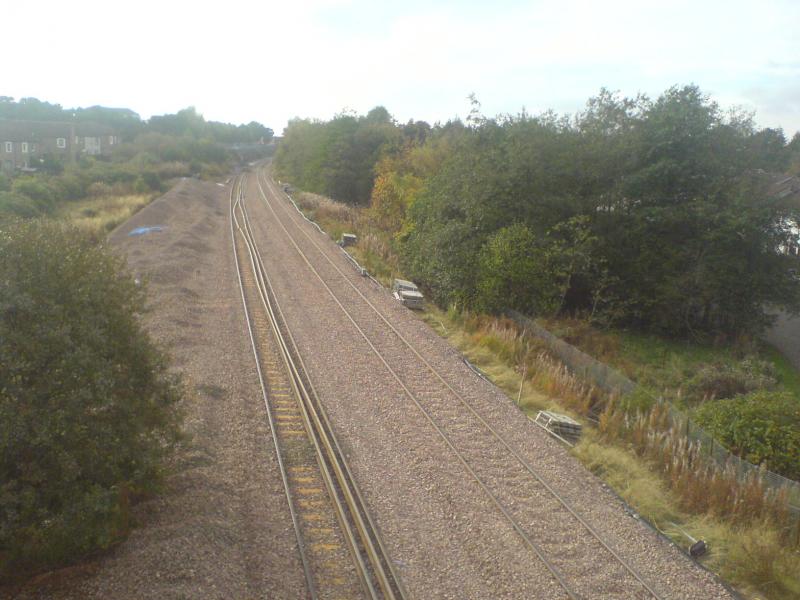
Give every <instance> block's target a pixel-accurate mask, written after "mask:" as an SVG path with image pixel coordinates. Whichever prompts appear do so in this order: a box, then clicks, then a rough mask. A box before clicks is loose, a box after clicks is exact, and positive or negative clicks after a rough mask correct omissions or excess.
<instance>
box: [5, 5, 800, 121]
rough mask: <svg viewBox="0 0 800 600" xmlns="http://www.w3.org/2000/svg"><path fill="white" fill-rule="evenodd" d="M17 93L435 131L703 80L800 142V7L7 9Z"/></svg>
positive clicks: (12, 90) (148, 108) (11, 87)
mask: <svg viewBox="0 0 800 600" xmlns="http://www.w3.org/2000/svg"><path fill="white" fill-rule="evenodd" d="M0 13H2V14H0V39H1V40H2V43H3V47H4V49H5V51H6V52H5V59H4V61H3V65H2V67H0V95H7V96H13V97H15V98H20V97H25V96H33V97H37V98H39V99H41V100H47V101H50V102H56V103H59V104H61V105H62V106H65V107H73V106H90V105H94V104H101V105H104V106H118V107H127V108H131V109H133V110H135V111H136V112H138V113H139V114H140V115H141V116H142V117H143V118H148V117H149V116H151V115H153V114H163V113H167V112H175V111H177V110H179V109H181V108H185V107H187V106H195V107H196V108H197V110H198V111H199V112H201V113H202V114H203V115H204V116H205V117H206V119H209V120H220V121H229V122H234V123H240V122H248V121H251V120H255V121H260V122H262V123H264V124H265V125H267V126H269V127H272V128H273V129H274V130H275V131H276V132H280V131H281V130H282V129H283V127H284V126H285V125H286V122H287V121H288V120H289V119H290V118H292V117H295V116H301V117H315V118H322V119H327V118H330V117H331V116H333V115H334V114H336V113H338V112H341V111H342V110H343V109H353V110H356V111H358V112H360V113H363V112H366V111H368V110H369V109H370V108H372V107H374V106H376V105H379V104H380V105H384V106H386V108H387V109H388V110H389V112H390V113H392V114H393V115H394V116H395V118H396V119H398V120H400V121H407V120H408V119H410V118H414V119H422V120H426V121H429V122H431V123H433V122H435V121H445V120H447V119H449V118H452V117H457V116H458V117H462V118H463V117H465V116H466V115H467V113H468V112H469V102H468V100H467V96H468V95H469V94H470V93H472V92H474V93H475V94H476V95H477V97H478V99H479V101H480V102H481V104H482V110H483V112H484V114H486V115H492V116H493V115H496V114H499V113H516V112H518V111H519V110H520V109H521V108H523V107H524V108H526V109H527V110H528V112H529V113H537V112H540V111H543V110H546V109H554V110H556V111H557V112H561V113H564V112H568V113H574V112H575V111H577V110H580V109H581V108H582V107H583V105H584V104H585V102H586V100H587V99H588V98H589V97H591V96H593V95H595V94H596V93H597V92H598V90H599V89H600V88H601V87H606V88H609V89H612V90H619V91H621V92H622V93H623V94H625V95H635V94H636V93H638V92H644V93H647V94H648V95H650V96H657V95H658V94H659V93H661V92H662V91H664V90H665V89H667V88H668V87H669V86H671V85H674V84H680V85H682V84H687V83H696V84H698V85H699V86H700V87H701V89H702V90H703V91H704V92H706V93H708V94H710V95H711V96H712V98H713V99H715V100H716V101H717V102H719V103H720V104H721V105H722V106H723V107H730V106H734V105H736V106H741V107H744V108H746V109H748V110H753V111H755V112H756V122H757V123H758V124H759V125H760V126H762V127H782V128H783V129H784V131H785V132H786V134H787V137H791V135H793V134H794V133H795V132H796V131H798V130H800V0H758V1H745V0H722V1H717V0H708V1H706V0H686V1H684V0H674V1H670V2H666V1H664V2H648V1H647V0H635V1H634V0H631V1H628V0H605V1H603V2H600V1H587V2H583V1H579V0H558V1H551V0H543V1H533V0H529V1H514V0H507V1H502V0H496V1H494V2H488V1H486V0H481V1H473V0H465V1H460V2H457V1H450V0H445V1H436V0H428V1H422V0H402V1H400V0H396V1H394V2H368V1H362V0H285V1H284V2H273V1H271V0H258V1H255V2H245V1H244V0H227V1H225V2H207V3H204V2H200V1H198V0H195V1H192V2H182V1H181V2H178V1H174V0H173V1H170V0H157V1H156V0H137V1H136V2H130V1H126V2H121V1H118V0H73V1H67V0H35V1H21V2H20V1H14V2H11V1H9V2H5V3H4V6H3V9H2V11H0Z"/></svg>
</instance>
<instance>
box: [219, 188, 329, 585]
mask: <svg viewBox="0 0 800 600" xmlns="http://www.w3.org/2000/svg"><path fill="white" fill-rule="evenodd" d="M243 182H244V176H240V177H238V178H236V179H234V180H233V182H232V185H231V195H230V210H229V216H230V228H231V244H232V246H233V259H234V263H235V265H236V277H237V279H238V281H239V292H240V293H241V296H242V307H243V308H244V316H245V322H246V323H247V333H248V335H249V336H250V346H251V348H252V349H253V356H254V358H255V362H256V373H258V382H259V385H260V386H261V396H262V398H263V400H264V406H265V407H266V410H267V420H268V421H269V429H270V434H271V435H272V441H273V444H274V446H275V457H276V459H277V462H278V470H279V471H280V474H281V481H282V482H283V490H284V493H285V495H286V502H287V504H288V505H289V514H290V516H291V519H292V528H293V530H294V535H295V538H296V540H297V549H298V553H299V554H300V561H301V563H302V565H303V576H304V577H305V580H306V587H307V591H308V595H309V597H310V598H311V599H312V600H316V599H317V598H318V596H317V591H316V587H315V586H314V578H313V576H312V574H311V568H310V566H309V564H308V558H307V556H306V551H305V544H304V543H303V536H302V534H301V533H300V523H299V522H298V519H297V513H296V511H295V510H294V502H293V500H292V492H291V489H290V486H289V478H288V474H287V473H286V467H285V466H284V464H283V452H281V449H280V444H279V443H278V435H277V432H276V430H275V429H276V428H275V418H274V415H273V414H272V408H271V407H270V405H269V399H268V397H267V388H266V385H265V383H264V374H263V372H262V369H261V357H260V353H259V351H258V346H257V345H256V339H255V335H254V334H253V327H252V325H251V324H250V311H249V310H248V308H247V300H246V298H245V293H244V282H243V281H242V271H241V266H240V264H239V251H238V249H237V248H236V233H235V232H234V230H233V223H234V220H235V219H236V217H235V212H234V201H233V197H234V193H238V195H239V197H241V194H242V185H243ZM237 184H238V185H237ZM236 202H237V203H238V202H239V198H237V200H236Z"/></svg>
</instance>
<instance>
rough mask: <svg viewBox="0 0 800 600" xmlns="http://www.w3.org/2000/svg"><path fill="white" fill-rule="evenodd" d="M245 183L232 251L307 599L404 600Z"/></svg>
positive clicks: (233, 204) (234, 217)
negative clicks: (273, 272)
mask: <svg viewBox="0 0 800 600" xmlns="http://www.w3.org/2000/svg"><path fill="white" fill-rule="evenodd" d="M245 178H246V175H243V176H240V177H239V178H237V179H236V180H235V181H234V183H233V185H232V188H231V195H230V226H231V238H232V244H233V252H234V258H235V261H236V268H237V274H238V278H239V286H240V291H241V297H242V302H243V306H244V311H245V316H246V319H247V327H248V331H249V334H250V341H251V345H252V349H253V355H254V357H255V361H256V366H257V372H258V376H259V380H260V384H261V389H262V395H263V399H264V404H265V408H266V413H267V418H268V421H269V426H270V431H271V434H272V439H273V443H274V447H275V453H276V457H277V462H278V467H279V470H280V474H281V479H282V482H283V486H284V491H285V496H286V499H287V502H288V506H289V512H290V515H291V520H292V527H293V529H294V533H295V537H296V540H297V551H298V554H299V558H300V562H301V563H302V567H303V573H304V577H305V582H306V591H307V594H306V596H307V598H311V599H312V600H316V599H318V598H319V599H325V600H328V599H331V600H338V599H341V600H344V599H351V598H367V599H370V600H381V599H382V600H403V599H404V598H406V594H405V590H404V589H403V587H402V584H401V582H400V580H399V578H398V577H397V575H396V573H395V571H394V568H393V565H392V563H391V560H390V559H389V557H388V555H387V553H386V551H385V549H384V547H383V544H382V541H381V539H380V537H379V535H378V533H377V529H376V527H375V525H374V523H373V522H372V520H371V518H370V516H369V513H368V512H367V511H366V507H365V504H364V501H363V498H362V497H361V495H360V493H359V491H358V488H357V487H356V485H355V483H354V480H353V477H352V474H351V473H350V470H349V468H348V466H347V463H346V462H345V460H344V457H343V453H342V452H341V449H340V447H339V445H338V442H337V441H336V438H335V436H334V435H333V432H332V429H331V427H330V423H329V422H328V419H327V415H326V414H325V412H324V410H323V409H322V407H321V406H320V405H319V402H318V398H317V397H316V391H315V390H314V388H313V385H312V384H311V382H310V381H309V380H308V378H307V376H306V375H305V366H304V365H303V363H302V359H301V357H299V355H298V354H297V352H296V349H295V345H294V340H293V338H292V337H291V332H289V331H288V329H287V328H286V325H285V322H284V320H283V316H282V313H281V310H280V305H279V304H278V302H277V299H276V298H275V297H274V294H273V291H272V286H271V283H270V281H269V277H268V275H267V273H266V270H265V269H264V265H263V261H262V259H261V255H260V252H259V249H258V246H257V244H256V242H255V239H254V237H253V234H252V230H251V228H250V223H249V216H248V214H247V207H246V199H245V186H244V183H245Z"/></svg>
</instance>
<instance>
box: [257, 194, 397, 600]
mask: <svg viewBox="0 0 800 600" xmlns="http://www.w3.org/2000/svg"><path fill="white" fill-rule="evenodd" d="M243 212H244V214H245V224H246V227H247V228H248V230H249V231H250V238H251V240H252V243H253V250H254V252H255V254H256V256H257V259H258V261H257V262H258V265H259V273H260V278H261V280H262V282H263V284H264V287H265V291H268V294H267V295H266V298H263V299H262V302H267V303H269V304H270V309H269V310H270V312H271V314H274V315H275V317H276V318H275V319H274V327H275V328H276V329H278V328H279V327H280V326H281V325H280V324H281V323H283V328H284V329H285V330H286V331H285V337H284V334H283V333H281V334H280V336H279V337H280V340H279V341H280V343H281V344H282V345H283V348H284V350H285V353H286V356H287V357H290V359H289V361H288V366H289V368H290V370H291V371H292V373H293V375H294V377H295V379H296V382H297V386H298V388H299V389H300V391H301V397H302V398H303V401H304V402H307V403H308V404H307V408H308V412H309V414H310V416H311V418H312V420H313V424H314V432H315V434H317V435H319V436H320V438H321V440H320V442H321V443H322V444H323V446H324V448H325V450H326V453H327V455H328V457H329V460H330V462H331V466H332V468H333V469H334V471H335V474H336V478H337V480H338V481H339V482H340V489H341V491H342V494H343V495H344V497H345V501H346V503H347V505H348V508H349V509H350V515H351V517H352V518H353V520H354V522H355V525H356V529H357V531H358V533H359V535H360V536H361V539H362V543H363V545H364V548H365V552H366V553H367V555H368V557H369V559H370V562H371V563H372V566H373V571H374V573H375V576H376V577H377V579H378V583H379V585H380V587H381V589H382V591H383V593H384V597H385V598H387V599H390V600H394V599H397V600H401V599H402V598H405V597H406V596H407V592H406V591H405V588H404V586H403V585H402V582H401V580H400V577H399V576H398V574H397V572H396V570H395V568H394V565H393V564H392V561H391V559H390V558H389V553H388V551H387V550H386V547H385V546H384V544H383V540H382V539H381V536H380V534H379V532H378V528H377V526H376V525H375V523H374V521H373V520H372V517H371V516H370V513H369V511H368V510H367V508H366V503H365V502H364V499H363V497H362V496H361V492H360V490H359V489H358V486H357V485H356V483H355V478H354V477H353V475H352V472H351V471H350V467H349V466H348V464H347V461H346V460H344V452H343V451H342V449H341V446H340V445H339V441H338V439H337V438H336V435H335V434H334V433H333V427H332V426H331V424H330V420H329V419H328V416H327V413H326V412H325V409H324V407H323V406H322V403H321V402H320V401H319V396H318V394H317V391H316V389H315V388H314V386H313V383H312V382H311V380H310V378H309V377H308V376H307V372H308V371H307V369H306V367H305V363H304V362H303V358H302V356H301V355H300V353H299V352H298V351H297V344H296V342H295V340H294V336H293V335H292V332H291V330H290V329H289V328H288V326H286V319H285V317H284V316H283V310H282V309H281V307H280V302H279V301H278V299H277V295H276V294H275V291H274V289H273V287H272V282H271V280H270V278H269V275H268V273H267V271H266V269H265V268H264V266H263V260H262V259H261V252H260V250H259V248H258V245H257V244H256V243H255V236H253V234H252V229H250V223H249V221H250V218H249V215H248V214H247V208H246V206H245V205H243ZM285 338H288V339H289V342H290V343H288V344H287V343H286V340H285ZM296 363H299V365H300V368H299V369H298V367H297V365H296ZM309 390H310V393H309ZM387 571H388V574H387Z"/></svg>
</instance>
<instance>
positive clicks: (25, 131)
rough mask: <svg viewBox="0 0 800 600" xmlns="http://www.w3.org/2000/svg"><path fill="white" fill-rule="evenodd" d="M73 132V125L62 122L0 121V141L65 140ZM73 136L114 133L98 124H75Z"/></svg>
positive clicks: (109, 128)
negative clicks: (61, 138)
mask: <svg viewBox="0 0 800 600" xmlns="http://www.w3.org/2000/svg"><path fill="white" fill-rule="evenodd" d="M72 131H73V124H72V123H66V122H63V121H15V120H11V119H0V141H5V142H26V141H37V140H42V139H45V138H59V137H63V138H67V137H69V136H70V135H71V133H72ZM74 131H75V135H79V136H90V137H94V136H100V135H114V133H115V131H114V130H113V129H112V128H111V127H109V126H107V125H102V124H100V123H75V124H74Z"/></svg>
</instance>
